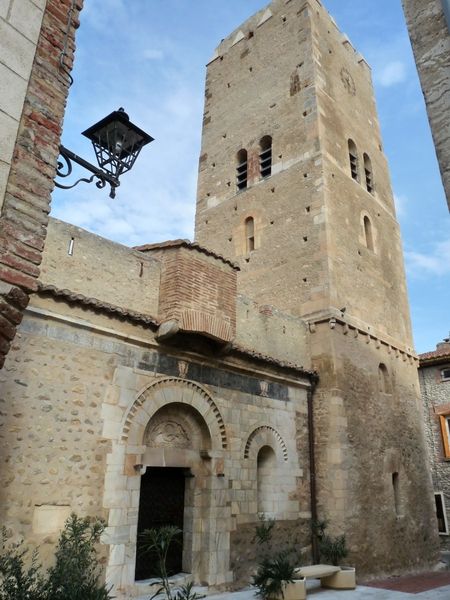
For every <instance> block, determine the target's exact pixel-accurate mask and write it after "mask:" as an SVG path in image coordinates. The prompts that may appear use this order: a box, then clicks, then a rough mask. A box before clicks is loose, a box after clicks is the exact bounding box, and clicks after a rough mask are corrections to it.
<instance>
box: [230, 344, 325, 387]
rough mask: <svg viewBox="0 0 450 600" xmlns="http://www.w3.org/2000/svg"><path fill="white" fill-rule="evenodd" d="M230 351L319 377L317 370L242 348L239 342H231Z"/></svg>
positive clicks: (312, 376)
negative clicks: (310, 369)
mask: <svg viewBox="0 0 450 600" xmlns="http://www.w3.org/2000/svg"><path fill="white" fill-rule="evenodd" d="M231 352H234V353H236V354H242V355H244V356H246V357H249V358H254V359H256V360H260V361H263V362H266V363H269V364H272V365H277V366H278V367H281V368H283V369H290V370H292V371H297V372H300V373H302V374H303V375H306V376H308V377H310V378H314V379H317V380H318V378H319V375H318V373H317V371H309V370H308V369H304V368H303V367H302V366H299V365H296V364H295V363H291V362H288V361H282V360H278V359H277V358H273V357H272V356H268V355H267V354H261V353H260V352H256V351H255V350H250V349H248V348H244V347H242V346H240V345H239V344H231Z"/></svg>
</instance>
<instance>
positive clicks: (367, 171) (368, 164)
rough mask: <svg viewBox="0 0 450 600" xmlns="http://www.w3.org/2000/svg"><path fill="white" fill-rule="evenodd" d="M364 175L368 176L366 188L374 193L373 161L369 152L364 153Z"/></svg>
mask: <svg viewBox="0 0 450 600" xmlns="http://www.w3.org/2000/svg"><path fill="white" fill-rule="evenodd" d="M364 176H365V178H366V189H367V191H368V192H370V193H371V194H373V193H374V186H373V171H372V161H371V160H370V157H369V155H368V154H366V153H364Z"/></svg>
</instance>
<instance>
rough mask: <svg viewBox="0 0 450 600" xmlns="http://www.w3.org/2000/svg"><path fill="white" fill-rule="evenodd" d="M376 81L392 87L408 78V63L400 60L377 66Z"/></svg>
mask: <svg viewBox="0 0 450 600" xmlns="http://www.w3.org/2000/svg"><path fill="white" fill-rule="evenodd" d="M374 78H375V82H376V83H378V84H379V85H381V86H383V87H391V86H392V85H396V84H398V83H402V82H403V81H405V80H406V65H405V63H404V62H402V61H400V60H394V61H391V62H388V63H387V64H385V65H382V66H381V65H380V66H379V67H378V68H375V73H374Z"/></svg>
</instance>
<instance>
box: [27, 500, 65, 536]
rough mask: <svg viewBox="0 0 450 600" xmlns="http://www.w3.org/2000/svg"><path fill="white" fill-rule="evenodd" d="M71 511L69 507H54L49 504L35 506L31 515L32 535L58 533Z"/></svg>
mask: <svg viewBox="0 0 450 600" xmlns="http://www.w3.org/2000/svg"><path fill="white" fill-rule="evenodd" d="M71 511H72V509H71V507H70V506H55V505H51V504H47V505H42V506H35V507H34V513H33V523H32V528H33V533H35V534H37V535H50V534H52V533H59V532H60V531H61V530H62V529H63V528H64V523H65V522H66V520H67V519H68V517H69V515H70V513H71Z"/></svg>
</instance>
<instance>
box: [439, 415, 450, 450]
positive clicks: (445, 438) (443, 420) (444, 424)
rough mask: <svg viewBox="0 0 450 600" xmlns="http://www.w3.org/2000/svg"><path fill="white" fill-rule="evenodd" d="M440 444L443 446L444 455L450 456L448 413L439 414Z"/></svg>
mask: <svg viewBox="0 0 450 600" xmlns="http://www.w3.org/2000/svg"><path fill="white" fill-rule="evenodd" d="M439 421H440V425H441V435H442V445H443V448H444V457H445V458H450V415H440V416H439Z"/></svg>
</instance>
